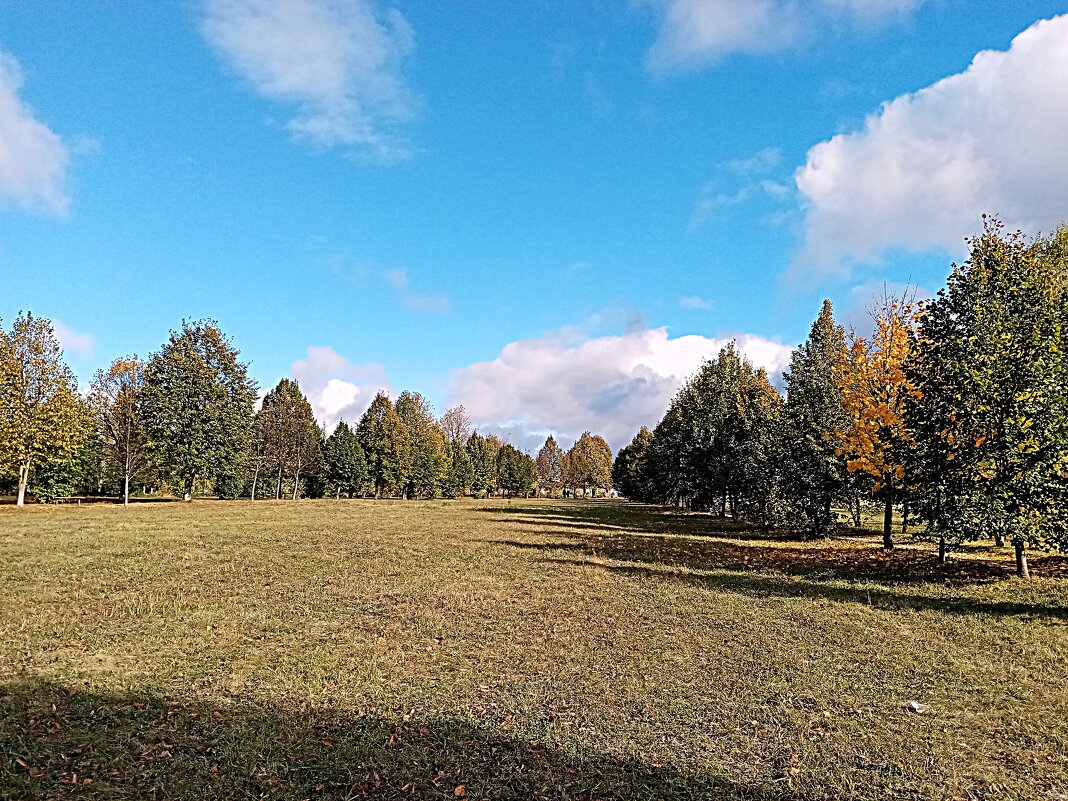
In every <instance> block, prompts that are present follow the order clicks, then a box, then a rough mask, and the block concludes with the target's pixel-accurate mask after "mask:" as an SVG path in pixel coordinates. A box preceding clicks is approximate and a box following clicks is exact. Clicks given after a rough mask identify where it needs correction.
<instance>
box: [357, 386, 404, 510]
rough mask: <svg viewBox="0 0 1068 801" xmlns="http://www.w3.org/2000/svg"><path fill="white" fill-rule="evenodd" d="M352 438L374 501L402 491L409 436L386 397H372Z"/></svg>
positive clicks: (384, 395) (383, 395)
mask: <svg viewBox="0 0 1068 801" xmlns="http://www.w3.org/2000/svg"><path fill="white" fill-rule="evenodd" d="M356 438H357V439H358V440H359V441H360V447H361V448H363V452H364V455H365V456H366V457H367V474H368V478H369V479H370V481H371V484H372V485H373V486H374V493H375V497H376V498H379V497H381V495H382V493H383V492H384V491H385V490H388V489H398V490H399V489H402V488H403V486H404V485H405V483H406V482H407V480H408V470H409V466H410V464H411V436H410V435H409V434H408V429H407V427H406V426H405V425H404V421H402V420H401V419H400V417H399V416H398V415H397V411H396V409H394V407H393V403H392V401H390V399H389V396H388V395H386V394H385V393H384V392H379V393H378V394H377V395H375V398H374V400H373V401H371V405H370V406H369V407H367V411H366V412H364V413H363V417H361V418H360V422H359V424H357V426H356Z"/></svg>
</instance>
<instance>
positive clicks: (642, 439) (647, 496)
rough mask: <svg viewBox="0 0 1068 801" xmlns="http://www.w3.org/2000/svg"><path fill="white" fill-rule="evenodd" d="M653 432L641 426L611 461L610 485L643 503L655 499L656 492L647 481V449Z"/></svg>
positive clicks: (624, 494) (631, 498)
mask: <svg viewBox="0 0 1068 801" xmlns="http://www.w3.org/2000/svg"><path fill="white" fill-rule="evenodd" d="M652 440H653V432H652V431H650V430H649V429H648V428H647V427H646V426H642V427H641V429H639V431H638V433H637V434H635V435H634V439H632V440H631V441H630V444H629V445H624V446H623V447H622V448H620V449H619V453H617V454H616V459H615V461H614V462H613V463H612V486H614V487H615V488H616V491H617V492H619V494H620V495H622V496H623V497H624V498H629V499H630V500H632V501H640V502H643V503H648V502H652V501H654V500H655V499H656V492H655V490H654V489H653V487H652V485H651V482H650V481H649V479H648V477H647V475H646V470H647V469H648V460H647V457H648V449H649V444H650V443H651V442H652Z"/></svg>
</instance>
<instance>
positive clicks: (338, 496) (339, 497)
mask: <svg viewBox="0 0 1068 801" xmlns="http://www.w3.org/2000/svg"><path fill="white" fill-rule="evenodd" d="M335 500H338V501H340V500H341V485H340V484H338V485H337V498H335Z"/></svg>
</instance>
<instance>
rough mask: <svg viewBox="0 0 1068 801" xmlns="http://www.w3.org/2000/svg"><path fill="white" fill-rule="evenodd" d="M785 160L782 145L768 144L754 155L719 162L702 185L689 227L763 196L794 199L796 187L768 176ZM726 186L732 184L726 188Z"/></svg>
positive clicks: (779, 201) (771, 198)
mask: <svg viewBox="0 0 1068 801" xmlns="http://www.w3.org/2000/svg"><path fill="white" fill-rule="evenodd" d="M782 160H783V155H782V151H781V150H780V149H779V148H777V147H765V148H763V149H762V150H759V151H757V152H756V153H754V154H753V155H752V156H748V157H746V158H740V159H731V160H729V161H723V162H720V163H719V164H718V165H716V173H717V174H716V176H715V177H714V178H713V179H712V180H710V181H708V182H707V183H706V184H705V185H704V186H703V187H701V191H700V193H699V194H698V197H697V202H696V203H695V204H694V209H693V212H692V213H691V215H690V227H691V228H698V227H700V226H701V225H702V224H703V223H705V222H707V221H708V220H709V219H711V218H713V217H715V216H716V215H717V214H718V213H719V212H721V211H723V210H725V209H729V208H731V207H734V206H740V205H743V204H747V203H749V202H751V201H756V200H759V199H761V198H764V199H767V200H770V201H772V202H773V203H784V202H786V201H789V200H791V199H792V197H793V195H794V190H793V187H792V186H789V185H787V184H786V183H784V182H783V180H778V179H773V178H771V177H768V176H769V174H771V173H775V172H776V168H777V167H779V165H780V164H782ZM783 178H785V176H783ZM724 186H728V187H730V188H729V189H727V190H724V188H723V187H724Z"/></svg>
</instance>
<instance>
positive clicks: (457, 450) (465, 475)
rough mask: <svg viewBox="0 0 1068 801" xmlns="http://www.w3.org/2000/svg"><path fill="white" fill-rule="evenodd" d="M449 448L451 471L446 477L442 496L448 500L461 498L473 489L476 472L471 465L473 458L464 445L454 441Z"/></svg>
mask: <svg viewBox="0 0 1068 801" xmlns="http://www.w3.org/2000/svg"><path fill="white" fill-rule="evenodd" d="M447 447H448V455H449V470H448V474H447V475H446V476H445V486H444V488H443V489H442V494H444V495H445V497H446V498H460V497H463V495H464V494H465V493H466V492H467V491H468V490H469V489H470V488H471V484H472V482H473V481H474V478H475V471H474V468H473V467H472V465H471V456H470V454H469V453H468V451H467V448H466V447H465V446H464V445H463V444H461V443H460V442H459V441H458V440H454V441H453V442H452V443H450V444H449V445H448V446H447Z"/></svg>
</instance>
